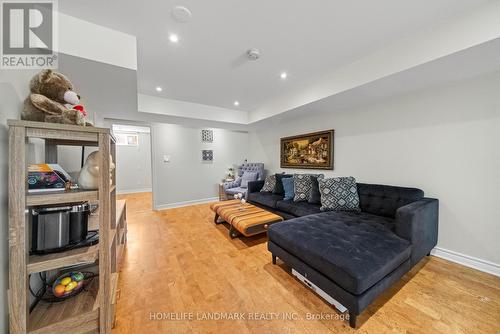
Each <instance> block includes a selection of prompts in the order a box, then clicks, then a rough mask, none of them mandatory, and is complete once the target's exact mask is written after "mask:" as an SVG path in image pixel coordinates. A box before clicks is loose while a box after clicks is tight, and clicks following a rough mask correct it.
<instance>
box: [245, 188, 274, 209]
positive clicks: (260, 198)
mask: <svg viewBox="0 0 500 334" xmlns="http://www.w3.org/2000/svg"><path fill="white" fill-rule="evenodd" d="M247 199H248V201H249V202H250V203H257V204H260V205H264V206H268V207H270V208H273V209H276V202H278V201H281V200H282V199H283V195H276V194H273V193H265V192H262V193H261V192H256V193H249V194H248V195H247Z"/></svg>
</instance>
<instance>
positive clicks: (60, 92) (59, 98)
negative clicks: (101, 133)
mask: <svg viewBox="0 0 500 334" xmlns="http://www.w3.org/2000/svg"><path fill="white" fill-rule="evenodd" d="M30 91H31V94H30V96H28V97H27V98H26V100H25V101H24V109H23V112H22V114H21V118H22V119H24V120H27V121H38V122H49V123H62V124H73V125H82V126H85V125H91V124H90V123H88V122H86V121H85V111H84V110H83V107H82V106H80V105H78V103H80V96H79V95H78V94H77V93H75V91H74V90H73V84H72V83H71V81H69V79H68V78H67V77H66V76H64V75H63V74H61V73H58V72H54V71H52V70H43V71H41V72H40V73H38V74H36V75H35V76H34V77H33V78H32V79H31V81H30Z"/></svg>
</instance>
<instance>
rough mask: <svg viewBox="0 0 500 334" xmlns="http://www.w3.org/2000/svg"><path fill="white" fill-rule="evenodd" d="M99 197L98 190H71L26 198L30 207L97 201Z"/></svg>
mask: <svg viewBox="0 0 500 334" xmlns="http://www.w3.org/2000/svg"><path fill="white" fill-rule="evenodd" d="M98 197H99V192H98V191H97V190H69V191H61V192H51V193H34V194H33V193H31V194H27V196H26V204H27V205H28V206H38V205H50V204H63V203H72V202H85V201H95V200H97V199H98Z"/></svg>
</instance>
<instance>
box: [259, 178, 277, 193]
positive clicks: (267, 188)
mask: <svg viewBox="0 0 500 334" xmlns="http://www.w3.org/2000/svg"><path fill="white" fill-rule="evenodd" d="M275 187H276V175H274V174H273V175H268V176H267V177H266V180H265V181H264V186H263V187H262V189H261V190H260V191H261V192H263V193H272V192H273V191H274V188H275Z"/></svg>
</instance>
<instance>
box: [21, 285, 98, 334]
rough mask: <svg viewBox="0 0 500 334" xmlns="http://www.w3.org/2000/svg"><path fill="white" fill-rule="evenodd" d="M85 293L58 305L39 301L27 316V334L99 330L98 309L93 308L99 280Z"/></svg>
mask: <svg viewBox="0 0 500 334" xmlns="http://www.w3.org/2000/svg"><path fill="white" fill-rule="evenodd" d="M86 289H87V290H86V291H83V292H81V293H80V294H78V295H76V296H75V297H73V298H70V299H68V300H65V301H63V302H59V303H52V304H50V303H46V302H43V301H41V302H40V303H39V304H38V305H37V306H36V307H35V309H34V310H33V312H31V313H30V315H29V321H28V324H29V327H28V333H30V334H40V333H50V334H53V333H66V332H67V333H73V332H78V333H86V332H90V331H92V330H96V329H98V328H99V308H98V307H97V308H96V307H95V304H96V300H97V294H98V290H99V280H98V279H97V278H96V279H94V280H93V281H92V282H91V283H90V284H89V286H88V287H87V288H86Z"/></svg>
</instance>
